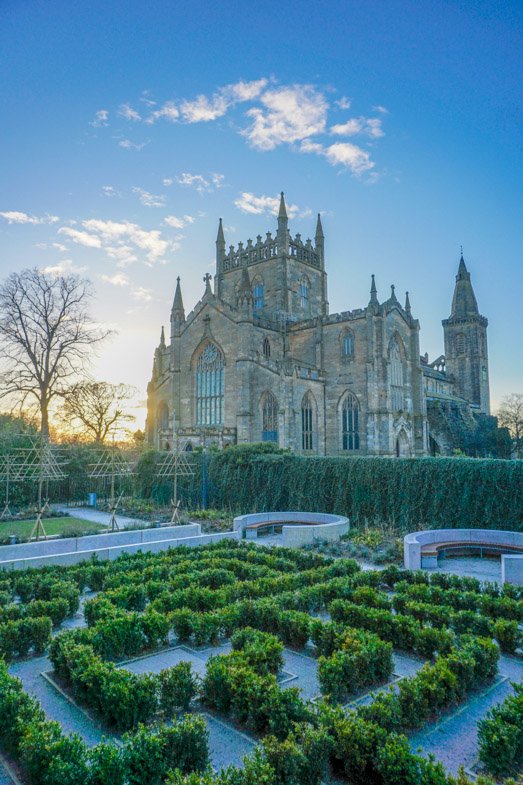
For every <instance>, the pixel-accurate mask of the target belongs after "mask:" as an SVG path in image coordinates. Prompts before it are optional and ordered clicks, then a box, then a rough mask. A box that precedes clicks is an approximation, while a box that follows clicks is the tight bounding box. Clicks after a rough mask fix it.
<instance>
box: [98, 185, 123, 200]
mask: <svg viewBox="0 0 523 785" xmlns="http://www.w3.org/2000/svg"><path fill="white" fill-rule="evenodd" d="M102 193H103V195H104V196H108V197H113V196H120V194H119V192H118V191H117V190H116V188H114V187H113V186H112V185H102Z"/></svg>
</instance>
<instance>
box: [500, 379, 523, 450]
mask: <svg viewBox="0 0 523 785" xmlns="http://www.w3.org/2000/svg"><path fill="white" fill-rule="evenodd" d="M497 417H498V423H499V425H500V426H501V427H502V428H508V430H509V432H510V435H511V437H512V441H513V443H514V453H515V455H516V458H521V454H522V452H523V394H522V393H511V394H510V395H506V396H505V398H502V400H501V403H500V406H499V409H498V414H497Z"/></svg>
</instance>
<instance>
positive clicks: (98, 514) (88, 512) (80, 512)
mask: <svg viewBox="0 0 523 785" xmlns="http://www.w3.org/2000/svg"><path fill="white" fill-rule="evenodd" d="M53 509H54V510H56V512H62V513H65V514H66V515H70V516H71V518H82V520H84V521H91V522H92V523H100V524H102V525H103V526H110V525H111V515H110V514H109V513H108V512H102V511H101V510H95V509H93V508H92V507H68V506H67V505H66V504H54V505H53ZM116 520H117V522H118V526H119V527H120V528H121V529H123V528H126V529H131V528H133V527H134V528H135V529H143V528H149V527H150V526H151V522H150V521H142V520H140V519H139V518H127V517H126V516H124V515H118V513H117V514H116Z"/></svg>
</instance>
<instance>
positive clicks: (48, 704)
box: [9, 657, 112, 747]
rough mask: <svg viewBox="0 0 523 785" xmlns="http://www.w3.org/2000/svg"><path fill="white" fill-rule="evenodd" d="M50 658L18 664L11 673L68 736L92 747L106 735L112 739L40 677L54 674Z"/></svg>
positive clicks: (11, 667) (11, 668)
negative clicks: (77, 735) (77, 737)
mask: <svg viewBox="0 0 523 785" xmlns="http://www.w3.org/2000/svg"><path fill="white" fill-rule="evenodd" d="M52 669H53V666H52V665H51V663H50V661H49V659H48V658H47V657H33V658H32V659H29V660H24V661H23V662H14V663H12V664H11V665H10V667H9V672H10V673H11V674H12V675H13V676H17V677H18V678H19V679H21V680H22V684H23V685H24V690H25V691H26V692H28V693H30V694H31V695H34V696H35V697H36V698H38V700H39V701H40V704H41V706H42V708H43V710H44V711H45V713H46V714H47V716H48V717H49V719H51V720H57V721H58V722H59V723H60V725H61V726H62V728H63V729H64V731H66V732H67V733H78V734H79V735H80V736H81V737H82V739H83V740H84V741H85V743H86V744H88V745H89V746H90V747H91V746H93V745H94V744H98V742H99V741H101V740H102V737H103V736H111V735H112V734H111V733H110V732H109V731H102V729H101V728H100V727H98V725H97V724H96V723H95V722H94V721H93V720H90V719H89V718H88V717H87V716H86V715H85V714H84V713H83V711H81V710H80V709H78V708H76V706H74V705H73V704H72V703H71V702H70V701H69V700H67V699H66V698H64V697H63V696H62V695H60V693H59V692H57V690H55V689H54V687H52V686H51V685H50V684H49V683H48V682H47V681H46V680H45V679H44V678H43V677H42V676H41V675H40V674H41V673H42V672H45V671H51V670H52Z"/></svg>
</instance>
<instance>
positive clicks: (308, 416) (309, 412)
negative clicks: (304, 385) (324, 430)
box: [301, 392, 314, 450]
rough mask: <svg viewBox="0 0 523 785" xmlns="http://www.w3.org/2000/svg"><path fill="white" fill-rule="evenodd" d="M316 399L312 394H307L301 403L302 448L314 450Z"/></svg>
mask: <svg viewBox="0 0 523 785" xmlns="http://www.w3.org/2000/svg"><path fill="white" fill-rule="evenodd" d="M313 416H314V399H313V397H312V395H311V394H310V392H308V393H305V395H304V396H303V400H302V402H301V448H302V450H312V448H313V446H312V445H313V436H314V422H313Z"/></svg>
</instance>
